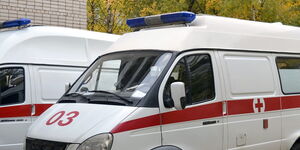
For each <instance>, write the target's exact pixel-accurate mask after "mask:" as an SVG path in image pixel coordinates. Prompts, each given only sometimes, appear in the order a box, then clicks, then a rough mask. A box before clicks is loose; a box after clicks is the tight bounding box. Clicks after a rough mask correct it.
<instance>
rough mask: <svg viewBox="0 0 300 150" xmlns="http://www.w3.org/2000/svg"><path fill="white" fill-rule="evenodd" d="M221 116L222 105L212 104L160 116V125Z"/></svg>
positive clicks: (218, 103) (219, 103)
mask: <svg viewBox="0 0 300 150" xmlns="http://www.w3.org/2000/svg"><path fill="white" fill-rule="evenodd" d="M220 116H223V114H222V103H221V102H217V103H212V104H207V105H202V106H197V107H192V108H187V109H184V110H180V111H171V112H167V113H163V114H162V124H170V123H179V122H185V121H193V120H199V119H205V118H213V117H220Z"/></svg>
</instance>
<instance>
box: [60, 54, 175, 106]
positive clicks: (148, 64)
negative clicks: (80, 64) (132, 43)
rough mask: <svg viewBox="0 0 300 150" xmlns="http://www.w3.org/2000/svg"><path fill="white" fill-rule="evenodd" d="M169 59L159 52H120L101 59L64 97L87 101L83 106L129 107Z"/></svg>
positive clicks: (150, 83)
mask: <svg viewBox="0 0 300 150" xmlns="http://www.w3.org/2000/svg"><path fill="white" fill-rule="evenodd" d="M171 56H172V54H171V53H169V52H167V53H166V52H161V51H134V52H121V53H114V54H109V55H105V56H102V57H100V58H99V59H98V60H97V61H96V62H95V63H94V64H93V65H92V66H91V67H90V68H89V69H88V70H87V71H86V72H85V73H84V74H83V75H82V76H81V77H80V79H79V80H78V81H77V82H76V83H75V85H74V86H73V87H72V89H70V91H69V92H68V93H67V94H66V95H67V96H68V95H73V96H77V97H78V96H79V95H80V96H79V97H83V96H85V97H88V99H86V100H84V101H85V102H91V101H92V102H93V101H97V103H99V102H100V103H101V102H103V103H106V104H111V103H114V104H116V103H122V104H123V103H124V104H126V105H133V104H135V103H136V102H137V101H138V100H140V99H142V98H143V97H144V96H145V95H146V94H147V92H148V91H149V90H150V88H151V87H152V85H153V84H154V82H155V81H156V80H157V78H158V77H159V75H160V74H161V72H162V71H163V69H164V68H165V66H166V65H167V63H168V62H169V60H170V58H171ZM74 94H75V95H74Z"/></svg>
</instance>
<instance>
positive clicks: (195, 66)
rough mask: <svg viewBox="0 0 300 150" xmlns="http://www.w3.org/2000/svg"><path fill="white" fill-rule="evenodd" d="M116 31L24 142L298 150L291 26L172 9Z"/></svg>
mask: <svg viewBox="0 0 300 150" xmlns="http://www.w3.org/2000/svg"><path fill="white" fill-rule="evenodd" d="M127 23H128V25H129V26H130V27H132V28H135V29H136V31H135V32H132V33H128V34H125V35H123V36H122V37H121V38H120V39H119V40H118V41H117V42H116V43H114V44H113V45H112V47H110V48H109V50H108V51H107V52H106V53H105V54H104V55H102V56H101V57H99V58H98V59H97V60H96V61H95V62H94V63H93V64H92V65H91V66H90V67H89V69H87V70H86V71H85V73H83V74H82V76H81V77H80V78H79V79H78V80H77V81H76V83H75V84H74V85H73V87H72V88H71V89H70V90H69V91H68V92H67V93H66V94H65V95H64V96H63V97H62V98H61V99H60V100H59V102H58V103H57V104H55V105H54V106H52V107H51V108H50V109H48V110H47V111H46V112H45V113H44V114H43V115H42V116H41V117H40V118H38V119H37V120H36V122H35V123H34V124H33V125H32V126H31V128H30V130H29V132H28V134H27V139H26V150H49V149H55V150H127V149H128V150H129V149H130V150H150V149H152V150H166V149H167V150H228V149H230V150H241V149H243V150H299V149H300V139H299V137H300V78H299V77H300V69H299V68H300V49H299V48H300V29H299V28H296V27H291V26H285V25H282V24H278V23H260V22H252V21H244V20H238V19H230V18H224V17H216V16H206V15H195V14H193V13H190V12H177V13H170V14H162V15H157V16H148V17H143V18H135V19H130V20H128V22H127Z"/></svg>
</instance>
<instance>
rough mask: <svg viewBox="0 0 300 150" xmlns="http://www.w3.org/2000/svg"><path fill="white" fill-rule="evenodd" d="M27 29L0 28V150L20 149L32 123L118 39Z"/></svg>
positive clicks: (19, 24)
mask: <svg viewBox="0 0 300 150" xmlns="http://www.w3.org/2000/svg"><path fill="white" fill-rule="evenodd" d="M29 23H30V20H28V19H20V20H13V21H7V22H4V23H0V28H1V29H3V30H0V149H1V150H18V149H22V148H23V143H24V139H25V136H26V133H27V130H28V128H29V126H30V125H31V123H32V121H33V120H35V119H36V118H37V116H39V115H40V114H41V113H42V112H43V111H45V110H46V109H47V108H49V107H50V106H51V105H52V104H53V103H55V102H56V101H57V100H58V99H59V97H61V95H63V93H64V91H65V84H66V83H72V82H74V81H75V80H76V79H77V78H78V77H79V76H80V74H81V73H82V72H83V71H84V70H85V69H86V68H87V67H88V66H89V65H90V64H91V63H92V62H93V61H94V60H95V59H96V58H97V57H98V56H99V54H101V53H103V50H104V49H106V48H108V46H110V45H111V44H112V43H113V42H114V41H115V40H116V39H117V38H118V37H119V36H117V35H110V34H104V33H96V32H90V31H83V30H77V29H69V28H62V27H48V26H36V27H24V26H26V25H27V24H29ZM10 27H19V28H22V29H19V30H16V29H15V28H10ZM4 30H5V31H4ZM7 30H10V31H7Z"/></svg>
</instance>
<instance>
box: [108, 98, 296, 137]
mask: <svg viewBox="0 0 300 150" xmlns="http://www.w3.org/2000/svg"><path fill="white" fill-rule="evenodd" d="M284 98H287V99H290V98H288V97H284ZM297 98H300V96H298V97H297ZM293 99H296V98H293ZM264 101H265V105H266V106H265V111H275V110H281V107H280V105H281V104H280V103H281V102H280V97H272V98H264ZM294 101H295V100H294ZM294 103H295V102H294ZM298 105H299V106H297V107H300V99H299V103H298ZM227 108H228V114H227V115H240V114H247V113H254V109H253V99H243V100H230V101H227ZM222 112H223V110H222V102H217V103H212V104H207V105H201V106H197V107H192V108H187V109H184V110H180V111H171V112H167V113H162V114H161V117H162V121H160V115H159V114H156V115H151V116H148V117H143V118H139V119H134V120H130V121H126V122H123V123H121V124H119V125H118V126H117V127H115V128H114V129H113V130H112V133H119V132H125V131H130V130H135V129H141V128H147V127H152V126H158V125H165V124H171V123H180V122H186V121H193V120H200V119H207V118H213V117H221V116H223V114H222ZM160 122H161V124H160Z"/></svg>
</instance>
